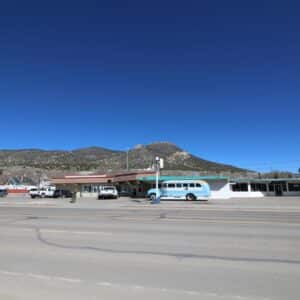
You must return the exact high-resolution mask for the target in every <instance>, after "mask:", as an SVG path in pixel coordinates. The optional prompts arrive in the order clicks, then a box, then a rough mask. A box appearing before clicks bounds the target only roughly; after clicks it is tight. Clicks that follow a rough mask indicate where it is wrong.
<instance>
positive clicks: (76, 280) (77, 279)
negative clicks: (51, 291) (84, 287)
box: [53, 277, 83, 283]
mask: <svg viewBox="0 0 300 300" xmlns="http://www.w3.org/2000/svg"><path fill="white" fill-rule="evenodd" d="M53 279H56V280H60V281H64V282H69V283H81V282H83V281H82V280H81V279H79V278H67V277H53Z"/></svg>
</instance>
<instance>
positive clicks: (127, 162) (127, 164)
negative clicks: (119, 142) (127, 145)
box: [126, 149, 129, 172]
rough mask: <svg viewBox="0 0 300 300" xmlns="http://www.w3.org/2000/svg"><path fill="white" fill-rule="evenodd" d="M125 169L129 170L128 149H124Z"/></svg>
mask: <svg viewBox="0 0 300 300" xmlns="http://www.w3.org/2000/svg"><path fill="white" fill-rule="evenodd" d="M126 170H127V172H128V171H129V149H127V151H126Z"/></svg>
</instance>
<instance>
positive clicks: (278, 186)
mask: <svg viewBox="0 0 300 300" xmlns="http://www.w3.org/2000/svg"><path fill="white" fill-rule="evenodd" d="M275 196H282V185H281V183H279V184H278V183H277V184H275Z"/></svg>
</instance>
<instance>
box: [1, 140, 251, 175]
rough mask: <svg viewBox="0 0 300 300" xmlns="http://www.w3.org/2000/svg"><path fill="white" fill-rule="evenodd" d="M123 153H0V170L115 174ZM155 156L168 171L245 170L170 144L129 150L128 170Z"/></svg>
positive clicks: (91, 150) (97, 150) (147, 164)
mask: <svg viewBox="0 0 300 300" xmlns="http://www.w3.org/2000/svg"><path fill="white" fill-rule="evenodd" d="M126 155H127V154H126V152H124V151H115V150H109V149H105V148H101V147H90V148H84V149H78V150H73V151H60V150H57V151H45V150H39V149H24V150H0V168H1V169H3V168H10V167H26V168H38V169H42V170H45V171H47V170H48V171H53V170H61V171H118V170H125V169H126ZM155 156H160V157H162V158H164V159H165V169H167V170H194V171H206V172H214V173H215V172H232V173H234V172H238V173H241V172H245V171H246V170H243V169H240V168H237V167H234V166H230V165H225V164H220V163H215V162H212V161H208V160H204V159H201V158H199V157H196V156H194V155H192V154H190V153H188V152H186V151H184V150H182V149H181V148H179V147H178V146H176V145H174V144H172V143H169V142H158V143H153V144H149V145H139V146H136V147H135V148H134V149H131V150H129V152H128V157H129V167H130V169H145V168H149V167H150V166H151V165H152V163H153V160H154V158H155Z"/></svg>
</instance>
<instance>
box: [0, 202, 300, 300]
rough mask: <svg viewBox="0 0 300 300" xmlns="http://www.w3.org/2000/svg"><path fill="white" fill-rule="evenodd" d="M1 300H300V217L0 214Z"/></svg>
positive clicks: (142, 210)
mask: <svg viewBox="0 0 300 300" xmlns="http://www.w3.org/2000/svg"><path fill="white" fill-rule="evenodd" d="M0 225H1V227H0V238H1V247H0V257H1V260H0V299H1V300H2V299H9V300H12V299H30V300H32V299H39V300H40V299H74V300H75V299H105V300H109V299H133V300H134V299H139V300H140V299H172V300H174V299H204V300H206V299H210V300H227V299H228V300H251V299H257V300H262V299H265V300H266V299H285V300H286V299H297V300H298V299H299V297H300V296H299V295H300V210H295V211H292V210H287V211H283V212H280V211H273V210H267V209H263V210H261V209H259V207H258V209H257V210H255V209H254V208H251V209H248V210H247V209H241V210H237V209H236V208H234V209H230V206H229V207H227V209H226V210H224V209H221V208H216V209H213V207H209V209H206V208H205V207H203V208H202V209H197V210H193V209H185V210H183V209H176V208H172V209H168V207H167V205H165V206H164V207H163V208H156V209H148V208H147V207H138V206H136V207H134V208H124V207H123V208H122V209H121V208H119V209H118V208H113V209H84V208H76V209H72V208H47V207H39V208H35V207H7V206H1V208H0Z"/></svg>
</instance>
